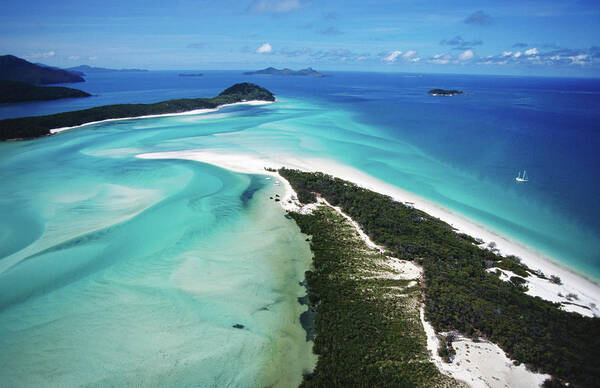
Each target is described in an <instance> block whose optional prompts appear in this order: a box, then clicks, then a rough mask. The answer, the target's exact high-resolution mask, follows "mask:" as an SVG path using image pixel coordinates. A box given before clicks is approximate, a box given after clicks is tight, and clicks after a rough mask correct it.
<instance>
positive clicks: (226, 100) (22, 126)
mask: <svg viewBox="0 0 600 388" xmlns="http://www.w3.org/2000/svg"><path fill="white" fill-rule="evenodd" d="M252 100H261V101H275V96H274V95H273V93H271V92H270V91H268V90H267V89H265V88H262V87H260V86H258V85H255V84H252V83H247V82H244V83H238V84H235V85H233V86H231V87H229V88H227V89H225V90H224V91H223V92H221V93H220V94H219V95H218V96H215V97H212V98H184V99H176V100H168V101H162V102H157V103H154V104H116V105H104V106H99V107H95V108H90V109H84V110H77V111H72V112H64V113H57V114H52V115H46V116H31V117H23V118H17V119H5V120H0V140H10V139H32V138H35V137H40V136H46V135H49V134H50V130H51V129H54V128H63V127H73V126H77V125H82V124H85V123H91V122H96V121H102V120H107V119H118V118H126V117H140V116H148V115H157V114H167V113H181V112H186V111H191V110H196V109H210V108H216V107H218V106H220V105H224V104H231V103H235V102H243V101H252Z"/></svg>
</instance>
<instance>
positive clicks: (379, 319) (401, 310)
mask: <svg viewBox="0 0 600 388" xmlns="http://www.w3.org/2000/svg"><path fill="white" fill-rule="evenodd" d="M290 215H291V217H292V218H293V219H294V220H295V221H296V222H297V224H298V225H299V226H300V229H301V230H302V232H303V233H306V234H309V235H312V239H310V245H311V249H312V251H313V252H314V259H313V267H314V268H313V269H312V270H311V271H307V272H306V284H307V288H308V300H309V308H310V309H311V310H313V311H315V310H316V312H317V314H316V318H315V322H314V326H315V330H316V334H317V335H316V338H315V344H314V352H315V353H316V354H318V355H319V359H318V361H317V366H316V368H315V371H314V372H313V373H312V374H310V375H306V376H305V378H304V382H303V383H302V386H303V387H415V386H419V387H436V386H456V385H457V383H456V382H455V381H453V380H452V379H451V378H449V377H447V376H444V375H442V374H441V373H440V372H439V371H438V370H437V368H436V367H435V365H434V364H432V363H431V362H430V361H429V353H428V351H427V344H426V337H425V332H424V330H423V326H422V325H421V321H420V318H419V300H420V297H421V291H420V288H419V286H418V284H417V283H416V282H414V281H411V280H397V279H393V278H389V276H387V277H386V276H385V274H389V271H390V269H389V268H388V267H387V266H385V265H384V264H383V262H384V261H385V260H387V258H386V257H385V256H384V255H383V254H381V253H379V252H378V251H376V250H374V249H371V248H369V247H368V246H367V245H366V244H365V243H364V241H362V240H361V239H360V237H359V236H358V234H357V233H356V230H355V229H354V227H352V225H351V224H350V223H349V222H348V221H347V220H346V219H345V218H344V217H342V216H341V215H340V214H338V213H337V212H336V211H334V210H333V209H331V208H329V207H320V208H319V209H317V210H316V211H315V212H314V213H313V214H308V215H303V214H298V213H290Z"/></svg>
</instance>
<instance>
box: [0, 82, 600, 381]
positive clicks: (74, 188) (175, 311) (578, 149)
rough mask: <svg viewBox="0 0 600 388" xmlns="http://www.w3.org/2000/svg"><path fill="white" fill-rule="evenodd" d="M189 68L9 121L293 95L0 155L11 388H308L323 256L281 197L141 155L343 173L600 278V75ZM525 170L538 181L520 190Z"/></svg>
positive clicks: (4, 339) (101, 85)
mask: <svg viewBox="0 0 600 388" xmlns="http://www.w3.org/2000/svg"><path fill="white" fill-rule="evenodd" d="M178 73H180V71H176V72H167V71H164V72H147V73H105V74H92V75H90V76H89V77H87V82H85V83H81V84H74V85H73V84H72V85H68V86H71V87H75V88H79V89H82V90H85V91H87V92H90V93H92V94H94V96H93V97H90V98H87V99H69V100H59V101H53V102H39V103H24V104H5V105H0V118H8V117H20V116H27V115H41V114H49V113H55V112H61V111H66V110H74V109H83V108H87V107H92V106H97V105H104V104H112V103H128V102H131V103H134V102H135V103H140V102H144V103H146V102H156V101H162V100H165V99H171V98H182V97H200V96H202V97H205V96H212V95H216V94H218V93H219V92H220V91H222V90H223V89H225V88H226V87H228V86H230V85H231V84H233V83H235V82H241V81H249V82H254V83H257V84H259V85H261V86H264V87H266V88H268V89H269V90H271V91H272V92H273V93H274V94H275V95H276V96H277V98H278V100H279V103H277V104H270V105H264V106H232V107H226V108H223V109H221V110H219V111H218V112H215V113H209V114H203V115H194V116H177V117H164V118H151V119H136V120H127V121H118V122H109V123H102V124H96V125H91V126H87V127H83V128H79V129H75V130H72V131H68V132H65V133H62V134H60V135H57V136H51V137H46V138H41V139H37V140H34V141H27V142H12V143H1V144H0V182H1V184H0V214H2V217H1V218H0V348H1V349H2V352H0V376H3V380H4V381H5V382H7V383H8V384H9V385H14V384H17V383H28V384H29V385H38V384H42V383H49V384H51V385H57V386H58V385H60V386H68V385H75V384H76V383H77V384H80V383H82V382H83V383H84V384H97V385H106V384H109V385H110V384H113V385H114V384H118V385H121V382H122V381H124V382H125V383H126V384H129V385H139V384H143V385H199V386H225V385H234V386H235V385H242V383H244V384H245V385H247V384H249V385H256V386H260V385H276V386H288V385H289V386H293V385H297V383H298V382H299V381H300V380H301V378H302V372H303V371H306V370H309V369H310V368H311V366H312V365H313V362H314V358H313V356H312V355H311V344H310V342H307V341H306V339H305V333H304V332H303V330H302V328H301V326H300V323H299V320H298V315H299V314H300V313H301V312H302V311H304V309H305V307H303V306H301V305H299V304H298V302H297V298H298V297H299V296H302V295H303V293H304V290H303V288H302V287H300V285H299V284H298V282H300V281H301V280H302V279H303V277H304V271H305V270H306V269H308V266H309V264H310V251H309V247H308V245H307V243H306V242H305V241H304V237H303V236H302V235H300V234H299V232H298V229H297V227H296V226H295V225H294V224H293V222H291V221H289V220H287V219H286V218H284V217H283V214H284V213H283V211H282V210H281V209H280V208H279V207H278V206H277V205H276V204H275V203H274V202H273V201H272V200H270V199H269V197H270V196H274V194H275V193H276V192H278V190H280V188H279V187H278V186H274V185H273V181H272V180H267V179H265V177H264V176H258V175H257V176H254V175H244V174H237V173H233V172H230V171H227V170H223V169H220V168H217V167H213V166H210V165H206V164H202V163H197V162H191V161H182V160H142V159H137V158H135V155H137V154H141V153H147V152H163V151H177V150H187V149H211V150H221V151H223V152H225V151H226V152H235V153H245V154H253V155H263V156H264V155H266V156H268V155H277V154H280V155H288V156H290V155H291V156H298V157H305V158H323V159H330V160H333V161H336V162H340V163H343V164H347V165H350V166H352V167H355V168H357V169H359V170H362V171H364V172H366V173H368V174H370V175H373V176H375V177H377V178H379V179H381V180H383V181H385V182H388V183H390V184H393V185H396V186H398V187H400V188H403V189H405V190H408V191H410V192H413V193H415V194H417V195H420V196H422V197H424V198H427V199H429V200H431V201H433V202H436V203H438V204H440V205H442V206H444V207H447V208H449V209H451V210H453V211H455V212H457V213H460V214H462V215H464V216H467V217H468V218H471V219H473V220H475V221H476V222H478V223H480V224H483V225H486V226H487V227H489V228H492V229H493V230H496V231H498V232H500V233H502V234H504V235H506V236H508V237H510V238H512V239H514V240H517V241H519V242H521V243H523V244H526V245H528V246H530V247H532V248H533V249H535V250H538V251H540V252H541V253H543V254H545V255H548V256H551V257H553V258H555V260H556V261H557V262H559V263H561V264H562V265H564V266H566V267H568V268H571V269H572V270H574V271H577V272H579V273H581V274H584V275H585V276H587V277H588V278H590V279H593V280H595V281H596V282H597V281H598V280H599V279H600V254H599V250H598V248H599V247H600V237H599V236H600V202H599V201H598V198H600V183H599V181H598V178H599V177H600V80H584V79H555V78H534V77H529V78H528V77H498V76H465V75H428V74H425V75H415V74H397V73H396V74H385V73H338V72H335V73H333V77H330V78H307V77H273V76H244V75H242V74H241V73H242V72H241V71H239V72H236V71H227V72H225V71H223V72H219V71H203V73H204V76H203V77H179V76H178ZM432 88H455V89H460V90H464V91H465V92H467V94H465V95H460V96H454V97H433V96H429V95H428V94H427V91H428V90H430V89H432ZM522 170H527V173H528V175H529V178H530V180H529V182H527V183H517V182H516V181H515V179H514V178H515V177H516V176H517V174H518V173H519V171H522ZM234 324H241V325H244V328H243V329H236V328H233V327H232V326H233V325H234Z"/></svg>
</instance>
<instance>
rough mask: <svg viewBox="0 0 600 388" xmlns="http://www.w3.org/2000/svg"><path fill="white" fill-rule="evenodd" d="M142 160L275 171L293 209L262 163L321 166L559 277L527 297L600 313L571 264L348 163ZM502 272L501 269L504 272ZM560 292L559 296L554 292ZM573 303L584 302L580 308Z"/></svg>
mask: <svg viewBox="0 0 600 388" xmlns="http://www.w3.org/2000/svg"><path fill="white" fill-rule="evenodd" d="M136 157H138V158H141V159H186V160H194V161H198V162H203V163H208V164H212V165H216V166H219V167H222V168H225V169H228V170H231V171H235V172H240V173H246V174H262V175H271V176H276V177H278V178H279V179H280V180H281V183H282V184H283V185H284V187H285V192H286V194H285V197H284V198H282V201H281V204H282V206H283V207H284V209H286V210H298V208H297V206H296V205H295V204H293V203H292V204H290V203H289V202H288V201H290V200H291V198H292V195H293V190H292V188H291V186H290V185H289V183H288V182H287V181H286V180H285V179H281V177H280V176H279V174H277V173H276V172H271V171H266V170H265V167H267V168H273V169H278V168H280V167H282V166H286V167H288V168H296V169H300V170H303V171H321V172H323V173H326V174H330V175H333V176H335V177H338V178H341V179H344V180H348V181H351V182H354V183H356V184H358V185H359V186H362V187H364V188H366V189H369V190H372V191H375V192H378V193H381V194H385V195H389V196H390V197H392V198H393V199H395V200H397V201H399V202H403V203H409V204H411V206H414V207H415V208H416V209H419V210H421V211H424V212H426V213H428V214H429V215H431V216H433V217H436V218H439V219H441V220H442V221H444V222H446V223H448V224H450V225H451V226H452V227H454V228H455V229H456V230H457V231H458V232H461V233H466V234H468V235H470V236H472V237H475V238H480V239H481V240H483V241H484V244H486V245H487V244H488V243H490V242H495V243H496V248H497V249H498V250H499V252H500V254H502V255H509V254H511V255H516V256H519V257H520V258H521V259H522V262H523V263H524V264H525V265H527V266H528V267H529V268H531V269H532V270H540V271H542V272H543V273H544V274H545V275H546V276H547V277H550V276H551V275H555V276H558V277H560V279H561V280H562V284H561V285H557V284H553V283H551V282H550V281H548V280H543V279H539V278H537V277H535V276H534V275H530V276H529V277H528V278H527V280H528V281H531V283H530V290H529V291H528V292H527V293H528V294H529V295H532V296H539V297H541V298H543V299H546V300H550V301H552V302H557V303H561V302H566V303H572V300H570V299H567V295H569V294H575V295H577V300H576V301H575V303H577V304H565V305H562V308H563V309H564V310H566V311H572V312H577V313H579V314H581V315H586V316H600V310H598V307H600V285H598V284H596V283H594V282H593V281H591V280H589V279H587V278H585V277H584V276H583V275H581V274H578V273H576V272H574V271H573V270H571V269H568V268H564V267H563V266H561V265H560V264H557V263H556V262H555V261H554V260H553V259H552V258H550V257H547V256H546V255H543V254H541V253H540V252H537V251H535V250H534V249H532V248H530V247H526V246H524V245H522V244H521V243H519V242H516V241H514V240H512V239H510V238H508V237H506V236H502V235H501V234H500V233H498V232H495V231H491V230H490V229H488V228H487V227H486V226H484V225H479V224H477V223H476V222H474V221H472V220H468V219H467V218H465V217H463V216H461V215H458V214H456V213H454V212H452V211H451V210H449V209H445V208H443V207H441V206H439V205H437V204H435V203H433V202H430V201H428V200H426V199H423V198H421V197H419V196H417V195H415V194H412V193H409V192H407V191H405V190H403V189H400V188H398V187H395V186H393V185H390V184H388V183H385V182H383V181H380V180H378V179H376V178H374V177H372V176H370V175H368V174H365V173H363V172H362V171H359V170H357V169H355V168H353V167H349V166H345V165H342V164H340V163H337V162H335V161H332V160H328V159H315V158H298V157H295V156H292V155H281V154H276V155H270V156H269V157H265V156H262V155H248V154H239V153H224V152H217V151H214V150H185V151H172V152H160V153H148V154H140V155H136ZM505 272H506V271H505ZM559 293H560V294H561V295H563V296H562V297H561V296H559V295H558V294H559ZM578 305H584V306H586V308H582V307H580V306H578ZM590 305H592V306H593V305H595V306H596V308H595V311H592V307H590Z"/></svg>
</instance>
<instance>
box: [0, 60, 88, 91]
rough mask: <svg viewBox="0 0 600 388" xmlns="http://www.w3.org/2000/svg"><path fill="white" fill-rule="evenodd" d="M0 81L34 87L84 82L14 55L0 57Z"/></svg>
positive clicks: (72, 74)
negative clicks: (17, 82)
mask: <svg viewBox="0 0 600 388" xmlns="http://www.w3.org/2000/svg"><path fill="white" fill-rule="evenodd" d="M0 79H4V80H10V81H19V82H27V83H30V84H35V85H45V84H59V83H72V82H84V81H85V80H84V79H83V78H81V76H79V75H78V74H75V73H71V72H69V71H67V70H62V69H57V68H54V67H49V66H42V65H36V64H34V63H31V62H28V61H26V60H24V59H21V58H17V57H15V56H14V55H2V56H0Z"/></svg>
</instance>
